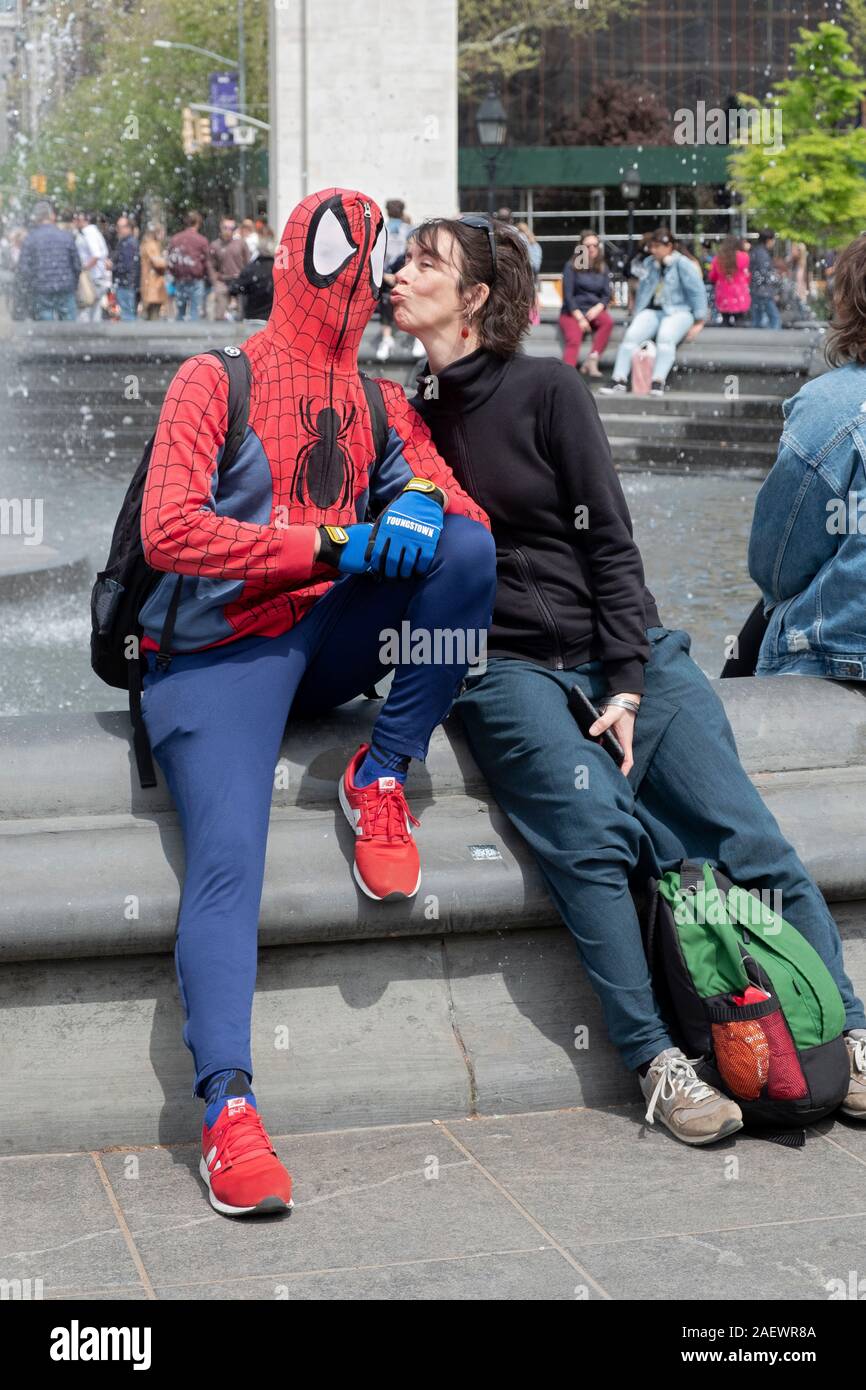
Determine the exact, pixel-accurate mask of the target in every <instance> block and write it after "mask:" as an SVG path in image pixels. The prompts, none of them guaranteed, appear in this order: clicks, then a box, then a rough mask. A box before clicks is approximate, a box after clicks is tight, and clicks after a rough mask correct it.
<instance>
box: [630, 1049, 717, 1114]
mask: <svg viewBox="0 0 866 1390" xmlns="http://www.w3.org/2000/svg"><path fill="white" fill-rule="evenodd" d="M698 1060H699V1058H697V1057H695V1058H693V1059H689V1058H688V1057H666V1058H665V1059H664V1063H663V1065H662V1067H661V1068H660V1069H659V1070H658V1081H657V1082H656V1088H655V1090H654V1091H653V1093H652V1098H651V1100H650V1103H649V1106H648V1107H647V1112H646V1120H647V1124H653V1123H654V1121H653V1115H654V1114H655V1109H656V1103H657V1102H658V1101H659V1100H663V1101H664V1100H673V1098H674V1096H675V1095H676V1093H677V1092H680V1094H681V1095H683V1096H686V1097H687V1098H688V1099H690V1100H695V1101H701V1100H709V1099H710V1097H711V1096H712V1094H713V1088H712V1086H708V1085H707V1083H706V1082H705V1081H702V1080H701V1078H700V1077H699V1076H698V1075H697V1073H696V1071H695V1068H694V1063H695V1062H697V1061H698ZM652 1070H653V1071H655V1070H656V1068H652Z"/></svg>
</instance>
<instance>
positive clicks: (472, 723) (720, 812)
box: [454, 627, 866, 1068]
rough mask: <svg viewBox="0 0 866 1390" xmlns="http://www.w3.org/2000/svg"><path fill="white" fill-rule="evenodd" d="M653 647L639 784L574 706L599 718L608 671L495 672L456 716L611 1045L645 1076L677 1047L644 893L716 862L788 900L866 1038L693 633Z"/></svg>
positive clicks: (826, 916)
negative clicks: (672, 874)
mask: <svg viewBox="0 0 866 1390" xmlns="http://www.w3.org/2000/svg"><path fill="white" fill-rule="evenodd" d="M647 638H648V640H649V643H650V659H649V661H648V663H647V667H646V672H645V680H646V685H645V690H644V695H643V699H642V701H641V707H640V713H639V714H638V716H637V719H636V721H635V733H634V767H633V768H632V770H631V772H630V773H629V775H628V777H627V778H626V777H623V775H622V773H621V772H620V770H619V768H618V767H617V766H616V763H615V762H614V761H613V759H612V758H611V756H610V754H609V753H606V752H605V751H604V749H603V748H601V747H600V746H599V745H598V744H597V743H593V742H591V741H590V740H588V739H585V738H584V737H583V735H582V733H581V732H580V730H579V728H578V727H577V724H576V722H575V720H574V717H573V715H572V714H571V712H570V710H569V708H568V691H569V690H570V689H571V688H572V686H575V685H577V686H580V688H581V689H582V690H583V692H584V694H585V695H587V696H588V697H589V699H590V700H592V701H593V703H595V704H596V705H597V704H598V702H599V701H600V700H601V699H602V698H603V697H604V696H605V694H607V691H608V685H607V680H606V678H605V675H604V672H603V670H602V666H601V663H600V662H599V661H590V662H587V663H586V664H585V665H582V666H578V667H575V668H574V669H573V670H570V671H552V670H549V669H548V668H547V667H543V666H537V665H535V664H534V663H533V662H531V661H514V660H492V659H491V660H490V661H489V663H488V666H487V670H486V672H485V673H484V674H483V675H479V676H476V675H471V676H470V678H469V680H468V681H467V688H466V691H465V693H464V694H462V695H461V696H460V698H459V699H458V700H457V701H456V703H455V706H454V711H455V713H456V714H458V715H459V716H460V718H461V720H462V722H463V725H464V727H465V729H466V733H467V737H468V739H469V744H470V747H471V749H472V752H473V755H474V757H475V761H476V762H477V763H478V766H479V767H480V768H481V771H482V772H483V773H484V775H485V777H486V778H487V781H488V783H489V785H490V790H491V791H492V792H493V795H494V796H495V798H496V800H497V801H498V802H499V805H500V806H501V807H502V809H503V811H505V813H506V815H507V816H508V818H509V819H510V820H511V821H512V822H513V824H514V825H515V826H516V828H517V829H518V830H519V831H520V833H521V835H522V836H523V837H524V839H525V840H526V842H527V844H528V845H529V847H530V849H531V850H532V851H533V853H534V855H535V858H536V860H537V862H538V865H539V868H540V869H541V873H542V875H543V877H544V879H545V881H546V883H547V886H548V888H549V890H550V894H551V897H552V899H553V901H554V903H555V904H556V906H557V908H558V910H559V912H560V914H561V916H562V918H563V920H564V922H565V924H566V926H567V927H568V928H569V929H570V931H571V933H572V935H573V936H574V939H575V941H576V943H577V948H578V951H579V953H580V956H581V958H582V960H583V964H584V966H585V968H586V971H587V974H588V975H589V978H590V981H591V982H592V985H593V986H594V988H595V991H596V993H597V994H598V996H599V999H600V1001H601V1006H602V1011H603V1013H604V1017H605V1023H606V1025H607V1030H608V1034H609V1036H610V1039H611V1041H612V1042H613V1043H614V1044H615V1045H616V1046H617V1047H618V1048H619V1050H620V1052H621V1054H622V1057H623V1060H624V1061H625V1063H626V1066H628V1067H632V1068H634V1067H639V1066H641V1065H642V1063H644V1062H648V1061H650V1059H651V1058H653V1057H655V1056H656V1055H657V1054H658V1053H659V1052H661V1051H662V1050H663V1049H664V1048H666V1047H671V1046H672V1044H671V1040H670V1037H669V1036H668V1033H667V1029H666V1028H665V1025H664V1022H663V1021H662V1018H661V1015H660V1014H659V1010H658V1006H657V1004H656V1000H655V997H654V995H653V990H652V985H651V983H650V978H649V973H648V971H647V965H646V959H645V957H644V952H643V945H642V942H641V934H640V924H639V922H638V918H637V914H636V912H635V907H634V903H633V901H632V898H631V894H630V892H629V884H630V882H631V883H632V884H633V885H634V886H635V887H640V886H642V885H645V884H646V880H647V878H648V877H649V876H650V875H652V876H654V877H658V876H659V875H660V874H662V873H664V872H665V871H666V870H667V869H670V868H673V867H674V866H675V865H676V864H677V863H678V862H679V861H680V860H681V859H707V860H710V861H711V862H712V863H714V864H715V865H716V866H717V867H719V868H720V869H721V870H722V871H723V872H724V873H726V874H727V875H728V877H729V878H731V879H733V881H734V882H735V883H739V884H741V885H742V886H743V887H744V888H765V889H773V890H778V891H780V893H781V913H782V916H783V917H785V919H786V920H787V921H788V922H790V923H791V925H792V926H794V927H796V928H797V930H798V931H799V932H801V933H802V935H803V936H805V938H806V940H807V941H808V942H809V943H810V944H811V945H812V946H813V947H814V948H815V950H816V951H817V952H818V955H819V956H820V957H821V958H822V960H823V961H824V963H825V964H826V966H827V968H828V969H829V971H830V973H831V975H832V976H833V979H834V980H835V981H836V984H837V985H838V987H839V992H840V994H841V995H842V1000H843V1003H844V1005H845V1017H846V1027H848V1028H863V1027H866V1014H864V1012H863V1005H862V1003H861V1002H860V1000H859V999H858V998H857V996H856V994H855V993H854V989H853V987H852V985H851V981H850V980H849V978H848V976H847V975H846V973H845V967H844V964H843V961H842V943H841V941H840V939H839V929H838V927H837V926H836V923H835V922H834V921H833V918H832V917H831V915H830V911H829V909H828V907H827V904H826V902H825V901H824V898H823V897H822V895H821V892H820V890H819V889H818V887H817V886H816V884H815V883H814V881H813V880H812V879H811V878H810V877H809V874H808V873H807V871H806V869H805V867H804V865H803V864H802V862H801V861H800V859H799V858H798V856H797V854H796V852H795V850H794V849H793V847H792V846H791V845H790V844H789V843H788V841H787V840H786V839H785V837H784V836H783V834H782V832H781V830H780V829H779V826H778V825H777V823H776V821H775V819H774V817H773V816H772V814H771V813H770V811H769V810H768V809H767V807H766V806H765V805H764V803H763V801H762V800H761V798H760V796H759V795H758V792H757V791H756V789H755V787H754V786H753V784H752V782H751V780H750V779H749V777H748V774H747V773H746V772H745V770H744V768H743V766H742V764H741V762H740V759H739V757H738V755H737V747H736V744H735V742H734V735H733V732H732V730H731V726H730V724H729V723H728V719H727V715H726V714H725V710H724V706H723V705H722V703H721V701H720V700H719V698H718V696H717V695H716V693H715V691H714V690H713V689H712V686H711V685H710V683H709V681H708V680H707V679H706V677H705V676H704V674H703V672H702V671H701V670H700V667H698V666H697V665H696V664H695V662H694V661H692V659H691V657H690V656H689V647H690V639H689V636H688V633H686V632H681V631H678V630H677V631H668V629H666V628H663V627H654V628H649V629H648V630H647Z"/></svg>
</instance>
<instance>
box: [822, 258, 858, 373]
mask: <svg viewBox="0 0 866 1390" xmlns="http://www.w3.org/2000/svg"><path fill="white" fill-rule="evenodd" d="M830 327H831V329H832V334H831V337H830V341H829V343H828V344H827V361H828V362H829V363H830V366H831V367H841V366H843V364H844V363H846V362H859V363H860V365H861V366H863V365H864V364H866V235H861V236H858V237H857V239H856V241H851V242H849V243H848V245H847V246H846V247H845V249H844V251H840V252H839V259H838V260H837V261H836V270H835V273H834V275H833V320H832V323H831V325H830Z"/></svg>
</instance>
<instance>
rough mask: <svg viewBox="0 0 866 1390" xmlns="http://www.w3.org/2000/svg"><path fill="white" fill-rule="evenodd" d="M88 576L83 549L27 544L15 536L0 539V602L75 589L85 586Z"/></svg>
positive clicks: (87, 566) (90, 567)
mask: <svg viewBox="0 0 866 1390" xmlns="http://www.w3.org/2000/svg"><path fill="white" fill-rule="evenodd" d="M92 573H93V566H92V564H91V562H90V559H89V557H88V555H87V554H86V553H85V552H84V551H83V550H75V551H73V550H69V549H64V550H58V549H57V548H56V547H55V546H51V545H44V544H39V545H27V544H25V542H24V541H23V540H19V539H18V537H16V536H0V600H4V599H19V598H31V597H33V596H34V595H36V594H44V593H49V592H50V591H51V590H52V589H71V588H75V587H77V586H78V585H80V584H84V583H86V581H87V580H88V579H90V578H91V576H92Z"/></svg>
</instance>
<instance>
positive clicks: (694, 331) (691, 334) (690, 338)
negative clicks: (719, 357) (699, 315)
mask: <svg viewBox="0 0 866 1390" xmlns="http://www.w3.org/2000/svg"><path fill="white" fill-rule="evenodd" d="M703 326H704V321H703V319H698V320H697V322H696V323H693V324H692V326H691V328H690V329H689V331H688V333H687V334H686V336H685V338H684V339H683V341H684V342H686V343H692V342H694V340H695V338H696V337H697V336H698V334H699V333H700V332H701V330H702V328H703Z"/></svg>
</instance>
